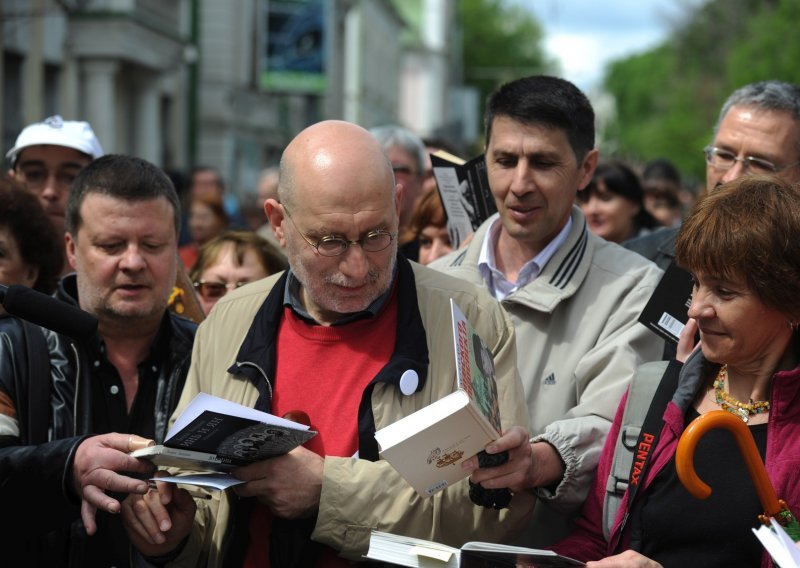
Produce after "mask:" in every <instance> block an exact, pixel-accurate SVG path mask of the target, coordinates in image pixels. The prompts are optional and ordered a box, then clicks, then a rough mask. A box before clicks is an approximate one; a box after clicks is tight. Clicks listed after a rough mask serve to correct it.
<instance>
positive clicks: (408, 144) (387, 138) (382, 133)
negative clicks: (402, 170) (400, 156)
mask: <svg viewBox="0 0 800 568" xmlns="http://www.w3.org/2000/svg"><path fill="white" fill-rule="evenodd" d="M369 132H370V134H372V135H373V136H374V137H375V138H376V139H377V140H378V143H379V144H380V145H381V147H382V148H383V150H384V151H386V150H388V149H389V148H392V147H395V146H396V147H398V148H401V149H402V150H404V151H405V152H406V153H407V154H408V155H409V156H411V157H412V159H413V160H414V165H415V166H416V168H417V175H418V176H422V175H424V174H425V164H426V160H425V144H424V143H423V142H422V138H420V137H419V136H417V135H416V134H414V133H413V132H411V131H410V130H409V129H407V128H403V127H402V126H397V125H396V124H387V125H385V126H376V127H374V128H370V130H369Z"/></svg>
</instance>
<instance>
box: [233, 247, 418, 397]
mask: <svg viewBox="0 0 800 568" xmlns="http://www.w3.org/2000/svg"><path fill="white" fill-rule="evenodd" d="M286 284H287V274H286V273H284V274H283V275H282V276H281V277H280V278H279V279H278V281H277V282H276V283H275V285H274V286H273V287H272V289H271V290H270V292H269V294H267V297H266V299H265V300H264V303H263V304H262V305H261V307H260V308H259V309H258V312H256V315H255V318H254V319H253V323H252V325H251V326H250V329H249V330H248V332H247V335H246V336H245V338H244V341H243V342H242V345H241V347H240V348H239V352H238V353H237V355H236V362H235V363H234V364H233V365H231V367H230V368H229V369H228V372H229V373H231V374H233V375H244V376H245V377H247V378H248V379H249V380H250V381H251V382H252V383H253V384H254V385H255V386H256V387H257V388H258V389H259V392H260V396H259V402H260V403H263V402H264V401H263V400H261V399H262V397H267V396H268V399H269V400H268V404H267V408H269V407H270V406H271V398H272V397H271V392H270V393H269V394H267V393H266V392H264V387H265V385H264V383H263V379H266V381H267V382H268V383H269V385H266V389H267V390H268V391H271V389H272V388H273V387H274V374H275V346H276V342H277V334H278V328H279V326H280V321H281V318H282V317H283V299H284V291H285V288H286ZM396 284H397V287H398V289H397V294H398V298H397V301H398V311H397V337H396V340H395V349H394V352H393V354H392V357H391V359H390V360H389V363H388V364H387V366H386V367H384V368H383V369H382V370H381V372H380V373H378V375H377V376H376V377H375V378H374V379H373V381H372V382H371V383H370V387H369V388H370V389H371V387H372V385H374V384H375V383H378V382H385V383H391V384H394V385H396V386H398V387H399V384H400V376H401V375H402V373H403V372H405V371H406V370H409V369H411V370H414V371H415V372H416V373H417V376H418V378H419V383H418V386H417V389H416V392H420V391H421V390H422V389H423V387H424V386H425V380H426V378H427V374H428V362H429V357H428V344H427V340H426V336H425V328H424V327H423V325H422V317H421V316H420V313H419V305H418V300H417V290H416V280H415V278H414V272H413V269H412V268H411V263H410V262H409V261H408V260H406V259H405V257H403V256H402V255H398V256H397V283H396Z"/></svg>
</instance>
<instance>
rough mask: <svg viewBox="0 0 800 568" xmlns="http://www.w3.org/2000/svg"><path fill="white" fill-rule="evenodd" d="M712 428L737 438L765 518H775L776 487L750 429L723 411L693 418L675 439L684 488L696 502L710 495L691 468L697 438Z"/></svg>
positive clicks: (776, 504) (676, 462) (777, 505)
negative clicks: (770, 478)
mask: <svg viewBox="0 0 800 568" xmlns="http://www.w3.org/2000/svg"><path fill="white" fill-rule="evenodd" d="M714 428H725V429H726V430H729V431H730V432H731V433H732V434H733V436H734V438H736V442H737V444H738V445H739V451H740V452H741V453H742V457H743V458H744V462H745V464H746V465H747V470H748V471H749V472H750V477H751V478H752V479H753V484H754V485H755V487H756V493H757V494H758V499H759V501H761V506H762V507H764V512H765V514H766V516H767V517H772V516H775V515H777V514H778V513H779V512H780V511H781V505H780V503H778V496H777V495H776V494H775V488H774V487H772V483H771V482H770V480H769V477H767V470H766V468H765V467H764V462H762V461H761V455H760V454H759V453H758V448H757V447H756V443H755V441H754V440H753V435H752V434H751V433H750V429H749V428H748V427H747V425H746V424H745V423H744V422H742V421H741V420H740V419H739V418H737V417H735V416H734V415H733V414H731V413H729V412H725V411H724V410H713V411H711V412H708V413H706V414H702V415H700V416H699V417H697V418H695V419H694V420H692V423H691V424H689V426H688V427H687V428H686V430H684V432H683V434H682V435H681V438H680V440H678V448H677V450H676V452H675V469H676V470H677V472H678V478H679V479H680V480H681V483H682V484H683V486H684V487H685V488H686V490H687V491H688V492H689V493H691V494H692V495H693V496H694V497H695V498H697V499H707V498H708V496H709V495H711V488H710V487H709V486H708V485H707V484H706V483H705V482H703V480H702V479H700V478H699V477H698V475H697V472H696V471H695V469H694V451H695V449H696V448H697V443H698V442H699V441H700V438H702V437H703V436H704V435H705V433H706V432H708V431H709V430H713V429H714Z"/></svg>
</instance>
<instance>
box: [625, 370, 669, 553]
mask: <svg viewBox="0 0 800 568" xmlns="http://www.w3.org/2000/svg"><path fill="white" fill-rule="evenodd" d="M682 367H683V363H681V362H679V361H676V360H674V359H673V360H672V361H670V362H669V365H667V368H666V370H665V371H664V375H663V376H662V377H661V381H660V382H659V384H658V388H657V389H656V393H655V395H654V396H653V401H652V403H651V404H650V408H649V409H648V411H647V415H646V416H645V419H644V422H643V423H642V430H641V432H639V438H638V439H637V441H636V446H635V447H634V448H633V463H631V469H630V474H629V476H628V500H627V503H626V506H625V510H624V514H623V517H622V523H621V525H620V528H619V530H618V531H617V538H616V539H615V541H614V542H613V545H614V546H613V548H612V550H615V551H616V549H617V546H619V542H620V537H621V535H622V532H623V530H624V529H625V525H626V524H627V522H628V517H629V516H630V512H631V510H632V508H633V503H634V502H635V500H636V495H637V494H638V492H639V487H640V486H641V485H642V484H643V483H644V478H645V472H646V471H647V467H648V466H649V465H650V457H651V456H652V450H653V448H654V447H655V445H656V443H657V442H658V437H659V436H660V435H661V430H662V428H663V426H664V411H665V410H666V408H667V404H669V401H670V400H672V396H673V395H674V394H675V390H676V389H677V388H678V380H679V378H680V372H681V368H682Z"/></svg>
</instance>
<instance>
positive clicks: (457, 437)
mask: <svg viewBox="0 0 800 568" xmlns="http://www.w3.org/2000/svg"><path fill="white" fill-rule="evenodd" d="M450 304H451V312H452V317H453V338H454V344H455V357H456V375H457V389H456V390H455V391H454V392H453V393H451V394H449V395H447V396H445V397H443V398H441V399H440V400H437V401H435V402H433V403H432V404H430V405H428V406H426V407H425V408H422V409H420V410H418V411H417V412H414V413H412V414H409V415H408V416H406V417H404V418H401V419H400V420H398V421H397V422H394V423H393V424H390V425H389V426H387V427H385V428H382V429H380V430H378V431H377V432H375V439H376V440H377V441H378V446H379V447H380V456H381V457H382V458H383V459H385V460H386V461H388V462H389V463H390V464H392V466H393V467H394V468H395V469H396V470H397V471H398V473H400V475H402V476H403V478H404V479H405V480H406V481H408V482H409V484H411V486H412V487H414V489H415V490H416V491H417V493H419V494H420V495H422V496H423V497H429V496H431V495H433V494H435V493H437V492H438V491H441V490H442V489H444V488H445V487H448V486H449V485H452V484H453V483H455V482H457V481H459V480H461V479H464V478H465V477H467V476H468V475H469V471H467V470H464V469H462V467H461V463H462V462H463V461H464V460H466V459H469V458H471V457H472V456H474V455H475V454H477V453H478V452H480V451H481V450H483V449H484V448H485V447H486V445H487V444H489V443H490V442H492V441H493V440H496V439H497V438H499V437H500V412H499V407H498V401H497V385H496V383H495V375H494V361H493V359H492V354H491V351H489V349H488V348H487V347H486V345H485V344H484V343H483V341H482V340H481V338H480V337H479V336H478V334H477V333H476V332H475V330H474V329H473V328H472V326H471V325H470V323H469V321H467V319H466V317H464V314H463V313H462V312H461V310H460V309H459V308H458V306H457V305H456V303H455V302H454V301H453V300H452V299H451V300H450Z"/></svg>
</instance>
